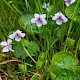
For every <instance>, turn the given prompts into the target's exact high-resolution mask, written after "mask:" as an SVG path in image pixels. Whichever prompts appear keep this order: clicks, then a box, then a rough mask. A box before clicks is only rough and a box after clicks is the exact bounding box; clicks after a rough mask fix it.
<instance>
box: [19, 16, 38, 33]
mask: <svg viewBox="0 0 80 80" xmlns="http://www.w3.org/2000/svg"><path fill="white" fill-rule="evenodd" d="M32 18H34V16H33V14H25V15H22V16H21V17H20V18H19V24H20V26H21V27H22V28H23V29H24V30H25V31H26V32H27V33H29V34H31V32H36V33H38V27H37V26H36V24H33V23H31V19H32Z"/></svg>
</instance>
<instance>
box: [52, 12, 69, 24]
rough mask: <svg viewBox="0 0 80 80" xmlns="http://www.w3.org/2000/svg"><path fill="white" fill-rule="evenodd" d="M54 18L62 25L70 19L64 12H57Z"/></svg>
mask: <svg viewBox="0 0 80 80" xmlns="http://www.w3.org/2000/svg"><path fill="white" fill-rule="evenodd" d="M52 20H56V24H58V25H61V24H62V23H65V22H67V21H68V19H67V18H66V17H65V15H63V14H62V12H58V13H56V14H55V16H53V17H52Z"/></svg>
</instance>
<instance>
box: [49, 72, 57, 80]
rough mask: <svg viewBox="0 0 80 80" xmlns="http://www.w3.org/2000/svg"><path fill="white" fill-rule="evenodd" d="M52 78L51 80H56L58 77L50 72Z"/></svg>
mask: <svg viewBox="0 0 80 80" xmlns="http://www.w3.org/2000/svg"><path fill="white" fill-rule="evenodd" d="M50 77H51V80H55V79H56V75H55V74H53V73H52V72H50Z"/></svg>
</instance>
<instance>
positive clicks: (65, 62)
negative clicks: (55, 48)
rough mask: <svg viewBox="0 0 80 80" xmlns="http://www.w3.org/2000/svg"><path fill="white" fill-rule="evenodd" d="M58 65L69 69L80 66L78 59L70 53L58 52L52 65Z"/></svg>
mask: <svg viewBox="0 0 80 80" xmlns="http://www.w3.org/2000/svg"><path fill="white" fill-rule="evenodd" d="M53 64H54V65H57V66H58V67H60V68H63V69H64V68H65V69H69V68H72V67H74V66H76V65H77V64H78V59H77V58H76V57H75V56H74V55H72V54H70V53H68V52H63V51H62V52H58V53H56V54H55V55H54V56H53V58H52V65H53Z"/></svg>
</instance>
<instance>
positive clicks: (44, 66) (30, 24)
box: [0, 0, 80, 80]
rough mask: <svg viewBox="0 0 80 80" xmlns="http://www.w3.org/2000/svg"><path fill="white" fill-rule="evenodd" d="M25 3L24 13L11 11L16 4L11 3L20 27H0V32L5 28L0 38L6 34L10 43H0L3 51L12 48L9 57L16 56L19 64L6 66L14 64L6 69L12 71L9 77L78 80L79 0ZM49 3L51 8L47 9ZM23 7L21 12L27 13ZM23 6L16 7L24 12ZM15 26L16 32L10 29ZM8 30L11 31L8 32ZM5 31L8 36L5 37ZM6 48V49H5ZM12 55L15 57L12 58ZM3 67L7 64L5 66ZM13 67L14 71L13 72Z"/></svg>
mask: <svg viewBox="0 0 80 80" xmlns="http://www.w3.org/2000/svg"><path fill="white" fill-rule="evenodd" d="M70 1H71V2H70ZM4 2H5V3H7V5H8V6H9V7H10V6H11V5H10V4H9V3H10V2H7V1H6V0H4ZM73 2H74V3H73ZM23 3H24V2H23ZM25 3H26V8H27V14H23V13H20V11H14V9H15V7H14V6H15V5H14V6H13V7H14V9H12V8H13V7H12V6H11V7H10V8H11V9H12V10H13V11H14V12H15V13H16V15H18V14H17V13H18V12H19V16H18V19H19V21H18V23H19V26H18V27H14V28H12V27H11V26H10V27H9V29H8V28H5V27H3V26H2V27H1V29H2V30H3V31H6V30H7V31H6V32H7V33H6V34H5V35H4V34H3V35H4V38H0V39H1V41H2V40H5V39H7V38H8V37H9V38H10V40H11V42H9V41H7V42H4V41H3V42H1V46H2V52H3V53H2V54H4V52H7V53H9V52H8V51H12V52H10V53H9V57H10V59H16V61H17V62H18V65H17V63H16V64H15V63H11V64H10V65H9V66H11V69H12V66H13V65H14V67H13V69H12V70H10V69H9V70H10V72H11V73H13V74H12V75H13V77H12V78H14V79H18V76H19V77H20V78H19V79H23V80H28V79H29V80H34V79H35V80H69V79H70V80H74V79H75V80H79V79H80V77H79V76H80V74H79V72H80V65H79V59H78V57H79V51H80V50H79V46H80V39H79V33H80V30H79V29H80V26H79V24H80V23H79V21H80V19H79V15H80V13H79V9H80V8H79V4H80V2H79V0H76V1H73V0H62V1H61V0H59V2H58V1H57V0H49V2H48V3H49V5H48V4H46V3H47V0H45V1H42V0H35V1H34V0H28V1H25ZM27 3H28V5H27ZM72 3H73V4H72ZM18 4H19V2H18ZM42 4H43V6H42ZM65 4H66V5H65ZM23 6H24V5H23ZM48 6H49V8H50V11H46V10H47V8H48ZM16 7H17V6H16ZM24 8H25V7H23V9H24ZM26 8H25V10H24V13H26ZM43 8H44V9H46V10H44V9H43ZM23 9H19V10H21V12H23ZM77 9H78V10H77ZM77 13H78V14H77ZM20 15H22V16H20ZM33 15H34V18H33ZM12 17H13V16H12ZM9 19H12V18H9ZM14 20H15V19H14ZM2 21H3V19H2ZM4 21H5V20H4ZM9 21H10V20H9ZM12 22H13V21H12ZM9 23H10V22H9ZM15 23H16V22H15ZM18 23H17V24H18ZM44 25H45V26H44ZM12 26H14V24H13V25H12ZM3 28H4V29H3ZM15 29H16V31H15V32H13V30H15ZM19 29H22V30H23V31H20V30H19ZM11 32H13V33H12V34H10V33H11ZM25 33H26V34H25ZM7 34H8V35H9V34H10V35H9V36H8V35H7ZM25 35H26V37H25ZM7 36H8V37H7ZM0 37H1V36H0ZM22 38H24V39H22ZM13 39H14V40H13ZM6 47H7V50H5V48H6ZM13 51H14V52H13ZM7 55H8V54H7ZM10 55H11V56H10ZM12 56H14V57H15V58H12ZM0 58H1V57H0ZM8 59H9V58H8ZM5 60H6V59H5ZM6 62H7V61H6ZM7 63H8V62H7ZM2 66H3V65H2ZM4 66H5V67H6V66H7V65H4ZM16 66H18V67H16ZM7 67H8V66H7ZM16 68H17V70H16ZM3 69H4V68H3ZM13 70H15V71H14V72H13ZM4 71H5V70H4ZM7 71H8V70H7ZM7 71H5V72H6V73H7V74H9V73H10V72H9V73H8V72H7ZM18 71H19V72H18ZM11 73H10V74H9V75H11ZM16 74H17V75H16ZM15 75H16V76H17V78H16V77H15Z"/></svg>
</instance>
